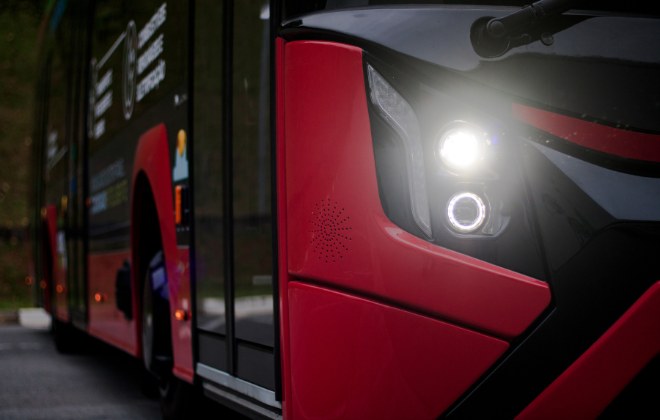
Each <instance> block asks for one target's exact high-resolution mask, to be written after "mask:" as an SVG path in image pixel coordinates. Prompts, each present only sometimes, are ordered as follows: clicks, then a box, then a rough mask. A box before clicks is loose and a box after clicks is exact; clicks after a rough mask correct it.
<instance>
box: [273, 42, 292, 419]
mask: <svg viewBox="0 0 660 420" xmlns="http://www.w3.org/2000/svg"><path fill="white" fill-rule="evenodd" d="M285 46H286V43H285V41H284V40H283V39H282V38H277V40H276V41H275V77H276V80H275V95H276V102H275V107H276V109H275V112H276V119H275V130H276V150H275V159H276V171H277V175H276V176H277V253H278V261H277V267H278V282H279V285H278V287H279V289H278V292H279V302H278V303H279V305H280V306H279V310H280V313H279V316H280V353H281V357H280V363H281V365H280V366H281V373H282V378H281V379H282V413H283V417H284V418H293V413H292V411H291V410H292V409H293V405H291V404H289V401H292V396H291V368H290V366H291V353H290V349H289V340H290V331H289V297H288V296H289V293H288V284H289V280H290V279H289V268H288V264H287V248H286V244H287V236H286V227H287V223H286V222H287V216H286V169H285V168H286V154H285V150H286V144H285V134H284V111H285V109H284V51H285Z"/></svg>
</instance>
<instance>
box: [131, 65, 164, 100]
mask: <svg viewBox="0 0 660 420" xmlns="http://www.w3.org/2000/svg"><path fill="white" fill-rule="evenodd" d="M163 80H165V61H164V60H158V65H157V66H156V67H155V68H154V69H153V70H151V72H149V74H148V75H146V76H145V77H144V78H143V79H142V80H140V83H138V87H137V93H136V99H137V101H138V102H140V101H141V100H142V98H144V97H145V96H147V94H148V93H149V92H151V91H152V90H154V89H156V88H158V86H159V85H160V82H162V81H163Z"/></svg>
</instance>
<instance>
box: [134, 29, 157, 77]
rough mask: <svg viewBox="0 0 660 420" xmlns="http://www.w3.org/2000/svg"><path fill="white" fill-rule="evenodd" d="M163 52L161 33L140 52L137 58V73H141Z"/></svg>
mask: <svg viewBox="0 0 660 420" xmlns="http://www.w3.org/2000/svg"><path fill="white" fill-rule="evenodd" d="M162 53H163V34H160V35H158V38H156V39H155V40H154V42H152V43H151V45H149V48H147V50H146V51H145V52H143V53H142V55H141V56H140V58H139V59H138V66H137V73H138V74H142V72H143V71H144V70H145V69H146V68H147V67H149V64H151V63H153V62H154V60H155V59H157V58H158V56H160V55H161V54H162Z"/></svg>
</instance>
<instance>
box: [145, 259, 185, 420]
mask: <svg viewBox="0 0 660 420" xmlns="http://www.w3.org/2000/svg"><path fill="white" fill-rule="evenodd" d="M142 359H143V361H144V367H145V370H146V371H147V372H148V375H150V376H151V377H152V378H153V380H154V381H155V382H156V383H157V385H158V396H159V398H160V408H161V414H162V416H163V418H164V419H166V420H170V419H180V418H186V417H188V415H189V414H190V413H191V410H192V409H193V406H194V394H195V393H194V389H193V387H192V386H191V385H189V384H187V383H185V382H183V381H180V380H179V379H177V378H176V377H175V376H174V375H173V374H172V365H173V362H172V339H171V327H170V306H169V296H168V293H167V278H166V272H165V263H164V259H163V253H162V251H158V252H156V253H155V254H154V256H153V257H152V258H151V260H150V262H149V268H148V269H147V274H146V278H145V280H144V286H143V291H142ZM146 382H148V381H146ZM152 383H153V382H152Z"/></svg>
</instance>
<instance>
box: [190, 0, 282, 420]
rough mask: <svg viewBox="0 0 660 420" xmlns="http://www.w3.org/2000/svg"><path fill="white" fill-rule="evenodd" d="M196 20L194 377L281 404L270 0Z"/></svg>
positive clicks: (217, 391)
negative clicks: (277, 394)
mask: <svg viewBox="0 0 660 420" xmlns="http://www.w3.org/2000/svg"><path fill="white" fill-rule="evenodd" d="M194 20H195V22H194V28H195V29H194V31H195V34H194V36H195V48H194V51H195V52H194V54H195V57H194V71H193V77H194V79H193V80H194V81H193V85H194V86H193V136H194V139H193V141H192V142H191V143H192V144H191V146H192V147H193V156H194V163H193V165H194V169H193V174H194V179H193V184H194V185H193V213H194V216H193V220H194V256H193V258H194V261H195V263H194V267H195V287H196V291H195V293H196V325H197V337H198V345H197V356H198V357H197V360H198V362H199V363H198V365H197V367H196V371H197V373H198V374H199V375H200V376H201V377H202V378H204V379H205V389H206V391H207V392H210V393H211V394H213V395H216V396H220V397H221V398H223V397H225V398H227V397H226V395H228V394H227V391H229V394H230V395H232V398H234V396H235V395H236V392H238V393H239V394H242V395H243V396H245V395H249V396H250V398H248V399H246V401H247V403H248V404H249V402H250V401H252V402H256V403H257V404H265V405H267V406H270V407H279V403H278V402H277V400H276V397H275V392H274V390H275V388H276V374H275V372H276V367H275V366H276V363H277V358H276V357H275V350H274V349H275V348H276V347H277V346H276V328H275V325H276V323H275V315H274V314H275V312H274V307H275V301H276V300H274V298H273V295H274V281H273V278H274V272H275V266H274V262H273V261H274V257H273V255H274V254H273V248H274V247H273V243H274V242H273V239H274V236H273V229H274V226H275V223H274V222H273V220H272V219H273V212H272V211H271V208H272V198H273V197H272V188H271V186H272V179H273V178H272V169H273V165H272V157H273V154H272V152H271V142H270V56H269V54H270V43H269V40H270V37H269V9H268V2H267V1H266V0H250V1H236V2H230V1H224V2H218V1H212V0H204V1H198V2H197V3H196V4H195V17H194ZM207 381H208V382H207ZM241 398H242V397H241ZM246 401H242V404H246Z"/></svg>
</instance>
